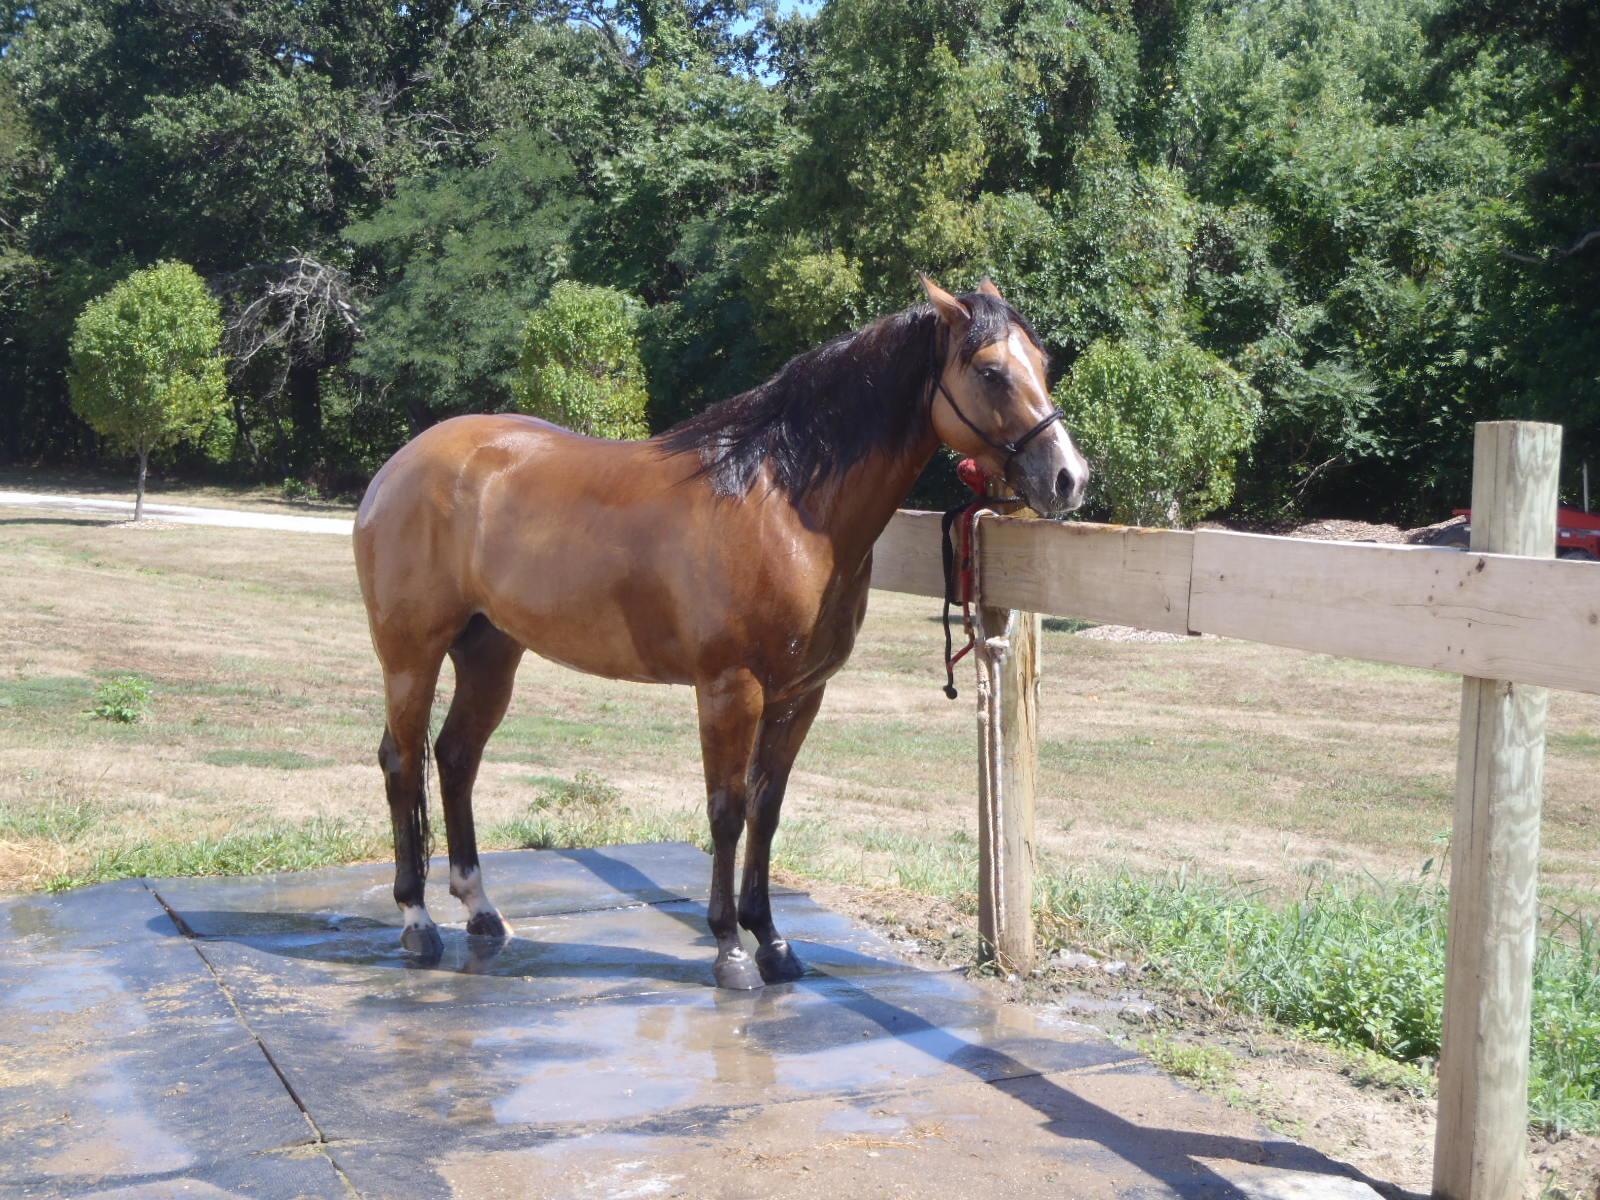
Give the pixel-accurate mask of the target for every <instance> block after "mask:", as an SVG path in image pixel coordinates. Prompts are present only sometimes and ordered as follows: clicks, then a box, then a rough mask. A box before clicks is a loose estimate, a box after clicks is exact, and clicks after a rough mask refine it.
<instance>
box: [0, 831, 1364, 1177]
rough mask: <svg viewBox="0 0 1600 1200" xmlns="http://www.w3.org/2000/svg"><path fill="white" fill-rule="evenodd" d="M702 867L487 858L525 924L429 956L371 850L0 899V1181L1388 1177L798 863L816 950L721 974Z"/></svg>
mask: <svg viewBox="0 0 1600 1200" xmlns="http://www.w3.org/2000/svg"><path fill="white" fill-rule="evenodd" d="M708 871H709V863H708V860H707V859H706V858H705V856H704V855H703V854H701V853H700V852H699V851H697V850H694V849H692V848H691V847H687V846H682V845H653V846H631V847H610V848H607V849H604V850H584V851H544V852H518V853H505V854H494V855H489V856H486V858H485V863H484V874H485V879H486V881H487V883H488V886H489V889H490V894H491V895H492V896H493V897H494V898H495V899H496V901H497V903H498V904H499V905H500V907H501V910H502V911H503V912H504V913H505V914H506V916H507V917H508V918H509V919H510V921H511V923H512V925H513V926H514V928H515V931H516V935H515V936H514V937H513V938H512V939H511V940H509V941H507V942H505V943H496V942H492V941H489V940H488V939H480V938H469V937H467V936H466V934H465V933H464V932H463V931H462V930H461V928H460V926H459V925H455V926H453V927H452V926H448V925H447V926H445V927H444V932H445V956H444V958H443V959H442V960H441V961H440V962H439V963H437V964H435V965H433V966H422V965H419V964H418V963H417V962H416V961H415V960H413V959H412V958H410V957H409V956H408V955H406V954H405V953H403V952H402V951H401V950H400V949H399V946H398V915H397V914H396V912H395V910H394V906H393V903H392V902H391V901H390V900H389V895H388V889H389V885H390V877H389V871H388V869H387V868H385V867H382V866H358V867H347V868H337V869H331V870H325V871H311V872H302V873H297V874H288V875H280V876H261V877H255V878H246V879H185V880H159V881H148V882H146V881H139V882H129V883H119V884H109V885H104V886H101V887H97V888H90V889H86V890H84V891H81V892H75V893H69V894H66V895H63V896H58V897H44V896H40V897H27V898H23V899H20V900H14V901H10V902H7V903H4V904H0V938H3V939H4V944H5V946H6V950H7V953H6V954H5V956H3V957H0V1164H3V1165H0V1195H3V1196H41V1197H45V1196H49V1197H54V1196H96V1197H112V1196H115V1197H130V1198H131V1197H140V1198H143V1197H165V1196H196V1197H204V1198H210V1197H231V1196H239V1197H259V1198H262V1200H276V1198H278V1197H323V1196H328V1197H334V1196H339V1197H350V1196H353V1195H358V1196H364V1197H450V1196H458V1197H473V1198H477V1197H487V1198H492V1197H500V1196H505V1197H511V1196H517V1197H526V1196H548V1197H567V1196H573V1197H579V1196H585V1197H588V1196H593V1197H615V1198H618V1200H623V1198H634V1197H658V1196H659V1197H715V1198H718V1200H721V1198H724V1197H726V1198H729V1200H733V1198H739V1197H767V1196H837V1197H855V1196H863V1197H868V1196H874V1197H875V1196H885V1197H888V1196H905V1197H918V1196H927V1197H938V1198H939V1200H953V1198H954V1197H960V1196H965V1195H971V1194H977V1193H978V1192H979V1191H980V1190H982V1191H983V1192H985V1193H988V1192H991V1191H994V1190H996V1189H999V1190H1000V1193H1001V1194H1008V1195H1022V1196H1031V1195H1040V1196H1044V1195H1050V1196H1072V1197H1102V1196H1103V1197H1124V1198H1130V1200H1143V1198H1146V1197H1250V1198H1255V1197H1262V1198H1266V1197H1272V1198H1289V1197H1336V1198H1340V1200H1342V1198H1345V1197H1350V1198H1355V1197H1371V1196H1373V1195H1375V1193H1374V1192H1373V1191H1372V1190H1371V1189H1370V1188H1369V1187H1367V1185H1366V1184H1365V1183H1364V1182H1361V1181H1360V1180H1359V1179H1357V1178H1355V1177H1353V1176H1352V1175H1351V1174H1350V1173H1349V1172H1348V1171H1347V1170H1346V1169H1344V1168H1342V1167H1340V1166H1338V1165H1337V1164H1334V1163H1331V1162H1329V1161H1328V1160H1326V1159H1325V1158H1322V1157H1321V1156H1319V1155H1317V1154H1315V1153H1314V1152H1312V1151H1310V1150H1307V1149H1304V1148H1302V1147H1299V1146H1296V1145H1294V1144H1292V1143H1289V1142H1286V1141H1284V1140H1283V1139H1281V1138H1280V1137H1278V1136H1277V1135H1275V1134H1272V1133H1270V1132H1268V1131H1267V1130H1265V1129H1263V1128H1261V1127H1259V1126H1258V1125H1257V1124H1256V1123H1255V1122H1253V1121H1252V1120H1251V1119H1250V1118H1248V1117H1246V1116H1244V1115H1242V1114H1240V1113H1237V1112H1234V1111H1232V1110H1229V1109H1227V1108H1225V1107H1224V1106H1222V1105H1220V1104H1219V1103H1217V1102H1215V1101H1213V1100H1211V1099H1209V1098H1206V1097H1202V1096H1200V1095H1198V1094H1196V1093H1193V1092H1190V1091H1188V1090H1186V1089H1184V1088H1181V1087H1179V1086H1178V1085H1176V1084H1175V1083H1173V1082H1172V1081H1171V1080H1169V1079H1167V1078H1166V1077H1165V1076H1163V1075H1161V1074H1160V1073H1159V1072H1157V1071H1155V1070H1154V1068H1152V1067H1151V1066H1150V1065H1149V1064H1148V1063H1146V1062H1145V1061H1144V1060H1142V1059H1140V1058H1139V1057H1137V1056H1136V1055H1133V1054H1131V1053H1130V1052H1129V1051H1127V1050H1125V1049H1122V1048H1119V1047H1118V1046H1116V1045H1114V1044H1112V1043H1111V1042H1109V1041H1107V1040H1106V1039H1105V1038H1104V1037H1102V1036H1101V1035H1099V1034H1098V1033H1096V1032H1094V1031H1092V1030H1089V1029H1087V1028H1084V1027H1079V1026H1074V1025H1071V1024H1070V1023H1066V1022H1063V1021H1061V1020H1059V1019H1052V1018H1050V1017H1047V1016H1045V1015H1041V1014H1039V1013H1036V1012H1033V1011H1032V1010H1029V1009H1027V1008H1024V1007H1021V1006H1017V1005H1009V1004H1004V1003H1001V1002H998V1001H995V1000H994V999H992V998H990V997H989V996H987V995H986V994H985V993H984V992H983V990H982V989H980V988H978V987H975V986H973V985H971V984H969V983H967V982H966V981H965V980H964V979H962V978H961V977H960V976H958V975H956V974H953V973H949V972H932V971H924V970H920V969H917V968H915V967H913V966H911V965H909V964H907V963H905V962H904V961H903V960H901V959H900V958H899V957H898V956H897V955H896V954H895V952H894V951H893V950H892V948H891V947H890V946H889V945H888V944H887V943H886V942H885V941H884V940H883V939H881V938H879V937H878V936H877V935H876V934H874V933H873V932H872V931H871V930H869V929H867V928H865V927H863V926H861V925H859V924H856V923H854V922H852V921H849V920H847V919H845V918H843V917H841V916H839V915H837V914H835V913H832V912H830V911H828V910H826V909H824V908H822V907H820V906H818V905H816V904H815V903H813V902H812V901H811V900H810V898H809V897H807V896H804V895H801V894H797V893H785V894H783V895H781V896H779V897H777V898H776V899H775V904H774V906H775V909H776V912H777V920H778V925H779V928H781V929H783V930H784V932H785V933H786V935H787V936H788V937H789V938H790V940H791V942H792V943H793V944H794V945H795V947H796V949H797V951H798V952H799V954H800V955H801V957H802V958H803V959H804V960H805V961H806V962H807V964H808V965H809V966H810V968H811V970H810V973H809V974H808V975H807V976H806V977H805V978H804V979H802V980H800V981H799V982H797V983H793V984H785V985H781V986H775V987H769V988H766V989H764V990H762V991H759V992H754V993H729V992H722V991H718V990H717V989H715V988H713V987H712V986H710V984H711V971H710V966H711V960H712V953H713V951H712V943H711V939H710V936H709V934H708V933H707V932H706V928H705V905H704V889H705V882H706V879H707V877H708ZM445 877H446V872H445V870H444V869H443V867H442V864H438V863H436V864H435V870H434V872H433V878H434V879H436V880H439V881H441V882H440V884H439V886H437V888H435V886H434V885H432V884H430V893H432V892H435V891H436V892H437V893H438V894H436V895H430V901H431V902H432V905H433V910H434V915H435V917H436V918H438V917H445V916H451V915H457V914H458V913H459V909H458V907H457V906H456V905H455V904H454V902H453V901H451V900H450V899H449V897H448V895H446V894H444V887H443V885H442V881H443V880H444V879H445Z"/></svg>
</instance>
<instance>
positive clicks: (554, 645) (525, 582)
mask: <svg viewBox="0 0 1600 1200" xmlns="http://www.w3.org/2000/svg"><path fill="white" fill-rule="evenodd" d="M922 283H923V287H924V289H925V291H926V293H927V297H928V303H927V304H925V305H918V306H916V307H914V308H911V309H909V310H907V311H905V312H901V313H897V314H895V315H893V316H889V317H885V318H883V319H881V320H879V321H877V322H875V323H873V324H870V325H867V326H866V327H864V328H862V329H859V330H857V331H856V332H854V333H851V334H846V335H844V336H842V337H839V338H836V339H834V340H833V341H831V342H828V343H827V344H826V345H824V346H821V347H818V348H816V349H813V350H810V351H807V352H806V353H803V354H800V355H798V356H797V357H795V358H793V359H791V360H790V361H789V363H788V364H787V365H785V366H784V367H783V368H782V369H781V370H780V371H779V372H778V373H777V374H776V375H774V376H773V377H772V378H771V379H770V380H768V381H767V382H766V383H764V384H762V385H761V386H760V387H757V388H754V389H752V390H751V391H748V392H745V393H743V394H742V395H738V396H735V397H733V398H732V399H729V400H725V401H723V402H721V403H720V404H717V405H714V406H713V407H711V408H709V409H707V410H705V411H704V412H702V413H700V414H699V415H697V416H695V417H692V418H690V419H689V420H688V421H686V422H684V423H683V424H681V425H679V426H678V427H677V428H675V429H672V430H670V431H668V432H667V433H664V434H661V435H659V436H657V437H653V438H651V439H649V440H648V441H638V442H612V441H604V440H600V439H595V438H588V437H582V436H580V435H578V434H575V433H571V432H569V431H567V430H565V429H561V428H559V427H558V426H555V425H551V424H549V423H547V422H544V421H540V420H535V419H534V418H532V417H526V416H518V415H510V414H502V415H481V416H463V417H456V418H454V419H452V420H448V421H444V422H441V423H440V424H438V425H435V426H433V427H432V428H430V429H428V430H426V431H424V432H423V433H421V434H420V435H418V436H417V437H416V438H415V439H413V440H412V441H411V442H410V443H408V444H407V445H406V446H404V447H402V448H401V449H400V450H399V451H398V452H397V453H396V454H395V455H394V457H393V458H391V459H390V460H389V461H388V462H387V463H385V464H384V466H383V467H382V469H381V470H379V471H378V473H377V475H376V476H375V477H374V478H373V480H372V483H371V485H370V486H369V487H368V488H367V492H366V496H365V497H364V498H363V499H362V501H361V508H360V511H359V513H358V515H357V517H356V523H355V558H356V570H357V573H358V575H359V576H360V580H361V594H362V597H363V599H364V600H365V602H366V607H367V617H368V621H369V624H370V626H371V630H372V644H373V647H374V648H375V649H376V651H377V656H378V661H379V663H380V665H381V666H382V669H383V687H384V701H385V706H386V714H387V722H386V727H385V729H384V733H383V740H382V744H381V746H380V747H379V751H378V761H379V764H380V765H381V767H382V769H383V776H384V782H385V785H386V788H387V792H388V799H389V812H390V816H391V819H392V821H393V825H394V848H395V883H394V898H395V901H396V903H397V904H398V905H399V906H400V911H401V914H402V917H403V920H404V928H403V930H402V932H401V935H400V941H401V945H402V946H403V947H404V948H406V949H407V950H409V951H410V952H412V953H413V954H416V955H418V956H419V957H421V958H423V959H424V960H432V961H437V959H438V958H439V956H440V954H441V953H442V950H443V942H442V940H441V938H440V935H439V932H438V929H437V927H436V926H435V925H434V923H433V921H432V919H431V918H430V917H429V915H428V911H427V908H426V907H425V906H424V903H423V884H424V880H425V876H426V872H427V864H428V854H429V833H428V801H427V790H426V776H427V759H428V753H427V737H428V719H429V714H430V711H431V708H432V705H433V697H434V686H435V683H436V681H437V679H438V676H439V671H440V668H441V666H442V665H443V661H444V658H445V656H446V655H449V657H450V659H451V661H452V662H453V663H454V665H455V679H456V687H455V697H454V699H453V700H452V702H451V704H450V711H449V713H448V715H447V716H446V717H445V721H444V725H443V727H442V728H441V730H440V732H439V736H438V740H437V741H436V742H435V744H434V748H433V749H434V759H435V761H436V762H437V764H438V770H439V785H440V791H441V792H442V798H443V806H444V819H445V831H446V835H447V837H448V840H449V854H450V892H451V894H452V895H454V896H455V897H456V898H458V899H459V900H461V901H462V902H463V903H464V904H465V905H466V908H467V911H468V920H467V933H468V934H474V935H485V936H488V937H495V938H504V937H506V936H508V935H509V933H510V930H509V928H508V926H507V924H506V922H505V920H504V919H503V918H502V917H501V915H500V914H499V912H497V911H496V909H495V908H494V906H493V905H492V904H491V903H490V902H489V898H488V896H487V894H486V893H485V891H484V884H483V876H482V871H481V869H480V867H479V862H478V851H477V844H476V838H475V834H474V832H473V823H472V787H473V781H474V779H475V778H476V776H477V772H478V764H479V762H480V760H481V759H482V756H483V750H484V746H485V744H486V743H487V742H488V740H489V736H490V735H491V734H492V733H493V732H494V731H495V728H496V727H497V726H498V725H499V724H500V721H501V719H502V718H503V717H504V716H505V712H506V707H507V704H508V703H509V701H510V699H511V689H512V681H513V679H514V677H515V675H516V672H517V665H518V663H519V662H520V661H521V658H522V654H523V651H524V650H531V651H533V652H534V653H535V654H540V655H543V656H544V657H545V658H548V659H550V660H551V661H553V662H558V663H562V664H564V665H566V666H569V667H573V668H575V669H577V670H580V671H587V672H590V673H592V674H595V675H603V676H606V677H609V678H612V679H629V680H640V681H644V682H651V683H679V684H690V685H692V686H693V687H694V689H695V698H696V703H697V707H698V714H699V722H700V746H701V752H702V759H703V766H704V769H705V780H706V797H707V813H708V816H709V818H710V823H711V838H712V845H713V854H712V867H711V888H710V896H709V900H708V903H707V918H708V923H709V925H710V927H711V932H712V934H713V935H714V936H715V938H716V943H717V957H716V963H715V966H714V968H713V974H714V977H715V979H716V982H717V984H718V985H719V986H721V987H725V988H741V989H749V988H758V987H760V986H762V984H763V983H773V982H779V981H787V980H793V979H796V978H798V977H799V976H800V975H801V974H802V973H803V972H804V970H805V968H804V966H803V965H802V964H801V962H800V960H799V958H798V957H797V956H796V955H795V953H794V951H793V949H791V948H790V946H789V944H788V942H787V941H785V940H784V938H783V937H782V935H781V934H779V932H778V930H777V929H776V928H775V927H774V925H773V921H772V908H771V904H770V903H769V901H768V896H767V875H768V861H769V857H770V853H771V847H772V838H773V834H774V833H775V832H776V831H777V827H778V811H779V808H780V806H781V805H782V803H783V794H784V788H785V786H786V784H787V782H788V778H789V770H790V767H791V766H792V765H793V763H794V760H795V755H796V754H797V753H798V752H799V750H800V746H801V743H802V742H804V741H805V737H806V733H807V731H808V730H809V729H810V728H811V722H812V720H813V718H815V716H816V715H817V708H818V706H819V705H820V704H821V702H822V693H823V689H824V687H825V686H826V684H827V682H828V679H829V677H830V676H832V675H833V673H834V672H835V671H837V670H838V669H839V668H840V667H841V666H842V665H843V664H844V661H845V659H846V658H848V657H849V655H850V650H851V647H852V646H853V644H854V642H855V637H856V632H857V630H858V629H859V628H860V625H861V621H862V618H863V617H864V616H865V614H866V607H867V583H868V579H869V577H870V574H871V566H872V545H873V542H875V541H876V540H877V538H878V535H879V534H880V533H882V532H883V529H884V527H885V526H886V525H887V524H888V522H889V518H890V517H891V516H893V515H894V511H895V509H896V508H897V507H898V506H899V505H900V503H901V502H902V501H903V500H904V499H905V497H906V494H907V493H908V492H909V491H910V489H911V487H912V485H913V484H914V483H915V482H916V479H917V476H918V475H920V474H921V472H922V470H923V468H924V467H925V466H926V465H927V463H928V461H929V459H930V458H932V456H933V454H934V453H935V451H936V450H937V449H938V447H939V445H940V443H941V442H942V443H943V444H944V445H946V446H949V447H951V448H953V449H954V450H956V451H957V452H958V453H960V454H964V455H969V456H971V457H974V458H976V459H977V460H978V462H979V464H980V465H981V466H982V467H983V468H984V470H986V471H987V472H988V473H989V474H990V475H991V477H994V478H1004V479H1005V480H1007V481H1008V482H1009V483H1010V484H1011V486H1012V487H1014V488H1015V489H1016V490H1017V491H1018V492H1019V493H1020V494H1021V496H1022V498H1023V499H1025V500H1026V501H1027V502H1028V504H1029V505H1030V506H1031V507H1032V508H1034V509H1035V510H1036V511H1038V512H1040V513H1042V514H1046V515H1054V514H1060V513H1064V512H1067V511H1070V510H1072V509H1074V508H1076V507H1077V506H1078V504H1079V503H1080V502H1081V499H1082V496H1083V490H1084V486H1085V484H1086V482H1087V480H1088V474H1089V468H1088V464H1087V463H1085V461H1084V459H1083V456H1082V455H1081V454H1079V452H1078V450H1077V447H1076V446H1074V445H1073V442H1072V438H1071V436H1070V434H1069V433H1068V432H1067V430H1066V429H1065V427H1064V426H1063V425H1062V424H1061V422H1060V417H1061V413H1060V411H1059V410H1058V409H1057V408H1056V407H1055V406H1054V404H1053V403H1052V402H1051V399H1050V394H1049V392H1048V390H1047V388H1046V384H1045V379H1046V358H1045V354H1044V351H1043V349H1042V348H1041V346H1040V344H1039V339H1038V338H1037V336H1036V335H1035V334H1034V332H1033V330H1032V328H1031V327H1030V326H1029V325H1028V323H1027V321H1026V320H1024V319H1023V318H1022V317H1021V316H1020V315H1019V314H1018V313H1017V312H1016V311H1015V310H1014V309H1013V308H1012V307H1011V306H1010V305H1009V304H1007V303H1006V301H1005V300H1004V299H1003V298H1002V297H1001V295H1000V292H999V290H998V289H997V288H996V287H995V286H994V284H993V283H991V282H989V281H988V280H987V279H986V280H984V282H983V284H982V286H980V287H979V289H978V290H977V291H976V292H971V293H967V294H964V295H960V296H955V295H951V294H950V293H949V292H946V291H945V290H944V289H942V288H940V287H939V286H938V285H937V284H935V283H934V282H932V281H931V280H929V279H926V278H924V279H923V280H922ZM746 831H747V832H748V835H749V836H748V841H747V842H746V846H745V859H744V876H743V880H742V884H741V886H740V890H739V893H738V899H737V903H736V902H735V899H734V890H733V883H734V880H733V872H734V855H735V852H736V850H737V848H738V843H739V838H740V835H741V833H743V832H746ZM740 926H743V927H744V928H745V929H747V930H749V931H750V933H751V934H753V935H754V937H755V939H756V941H757V943H758V945H759V948H758V949H757V951H756V953H755V955H754V956H753V957H752V956H751V955H750V954H749V953H747V952H746V950H745V948H744V946H743V945H742V944H741V942H740V938H739V927H740Z"/></svg>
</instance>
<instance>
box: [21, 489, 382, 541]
mask: <svg viewBox="0 0 1600 1200" xmlns="http://www.w3.org/2000/svg"><path fill="white" fill-rule="evenodd" d="M0 508H47V509H58V510H61V511H64V512H75V513H86V514H90V515H93V516H105V517H120V518H121V519H123V520H131V519H132V518H133V501H131V500H105V499H101V498H100V497H97V496H63V495H60V494H57V493H51V492H0ZM144 515H145V516H146V517H151V518H154V519H156V520H159V521H169V522H171V523H172V524H174V525H220V526H223V527H225V528H228V529H279V530H284V531H286V532H289V533H337V534H340V535H342V536H345V537H348V536H349V535H350V529H351V526H352V524H353V522H352V521H351V520H350V519H349V518H347V517H300V516H294V515H291V514H289V513H262V512H239V511H237V510H235V509H231V508H191V507H189V506H188V505H185V504H157V503H153V502H151V501H149V500H146V501H145V505H144Z"/></svg>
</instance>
